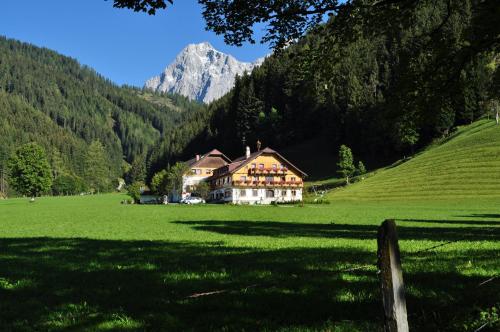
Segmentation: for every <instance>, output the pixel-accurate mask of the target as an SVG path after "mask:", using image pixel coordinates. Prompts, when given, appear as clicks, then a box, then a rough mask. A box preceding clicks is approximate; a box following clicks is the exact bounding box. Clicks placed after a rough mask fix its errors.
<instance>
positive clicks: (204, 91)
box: [145, 42, 264, 103]
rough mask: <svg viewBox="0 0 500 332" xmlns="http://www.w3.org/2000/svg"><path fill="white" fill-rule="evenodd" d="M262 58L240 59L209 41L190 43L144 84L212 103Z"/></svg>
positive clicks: (162, 90)
mask: <svg viewBox="0 0 500 332" xmlns="http://www.w3.org/2000/svg"><path fill="white" fill-rule="evenodd" d="M263 61H264V58H261V59H258V60H256V61H255V62H253V63H249V62H240V61H238V60H236V59H235V58H234V57H233V56H232V55H228V54H225V53H222V52H220V51H217V50H216V49H215V48H214V47H213V46H212V45H211V44H210V43H208V42H204V43H200V44H190V45H188V46H187V47H185V48H184V49H183V50H182V51H181V53H179V54H178V55H177V57H176V58H175V60H174V62H172V63H171V64H170V65H168V66H167V68H166V69H165V70H164V71H163V73H162V74H161V75H158V76H155V77H153V78H151V79H149V80H148V81H146V84H145V87H146V88H148V89H151V90H154V91H157V92H170V93H178V94H180V95H183V96H185V97H188V98H189V99H191V100H197V101H200V102H204V103H210V102H211V101H214V100H216V99H218V98H220V97H222V96H223V95H225V94H226V93H227V92H229V91H230V90H231V88H233V86H234V83H235V78H236V75H242V74H243V73H244V72H248V73H250V72H251V71H252V70H253V69H254V68H255V67H257V66H259V65H261V64H262V62H263Z"/></svg>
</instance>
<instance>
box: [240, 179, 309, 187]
mask: <svg viewBox="0 0 500 332" xmlns="http://www.w3.org/2000/svg"><path fill="white" fill-rule="evenodd" d="M303 184H304V183H303V182H302V181H252V180H247V181H238V180H236V181H233V182H232V185H233V186H236V187H264V188H268V187H280V188H284V187H291V188H296V187H301V186H302V185H303Z"/></svg>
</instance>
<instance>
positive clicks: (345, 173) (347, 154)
mask: <svg viewBox="0 0 500 332" xmlns="http://www.w3.org/2000/svg"><path fill="white" fill-rule="evenodd" d="M337 167H338V173H339V174H340V175H342V177H344V178H345V179H346V180H345V181H346V183H347V184H349V181H350V178H351V176H353V174H354V172H355V171H356V167H355V166H354V158H353V157H352V151H351V149H350V148H349V147H348V146H345V145H341V146H340V149H339V161H338V163H337Z"/></svg>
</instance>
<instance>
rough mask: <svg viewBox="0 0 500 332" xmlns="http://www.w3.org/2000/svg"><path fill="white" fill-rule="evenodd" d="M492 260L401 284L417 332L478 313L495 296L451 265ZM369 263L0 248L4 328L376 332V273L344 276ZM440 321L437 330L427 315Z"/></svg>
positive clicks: (66, 243) (244, 251)
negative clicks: (339, 330) (477, 308)
mask: <svg viewBox="0 0 500 332" xmlns="http://www.w3.org/2000/svg"><path fill="white" fill-rule="evenodd" d="M491 257H492V252H491V251H488V250H474V251H471V252H468V253H467V255H463V253H461V254H459V255H458V254H457V255H455V254H447V255H446V256H443V257H440V259H439V263H440V264H441V266H442V268H440V269H439V271H438V272H436V271H432V272H430V273H428V271H427V272H426V270H425V269H424V270H421V269H418V268H413V269H412V272H411V273H407V274H405V281H406V283H407V286H408V285H410V286H411V287H412V288H414V289H416V290H418V291H410V292H409V293H408V298H407V301H408V308H409V311H410V312H411V313H413V314H412V315H410V324H411V326H412V327H413V328H414V330H429V329H428V328H432V329H434V328H435V327H440V328H442V327H446V326H449V324H450V321H453V322H458V324H460V323H461V322H462V321H463V320H464V319H466V318H467V317H470V315H471V313H470V309H471V308H473V307H474V306H480V307H484V306H488V305H490V302H491V301H493V300H494V299H493V300H492V297H491V294H495V293H488V292H490V291H491V288H488V289H487V288H483V289H478V288H477V287H476V286H477V284H479V283H480V282H481V281H483V279H484V277H483V278H478V277H466V276H464V275H461V274H460V273H458V272H457V269H456V265H457V264H462V263H463V264H465V262H466V261H467V260H469V259H474V260H475V263H476V264H481V262H484V264H490V261H489V260H491ZM427 258H430V259H431V260H434V261H435V256H434V253H422V254H419V255H418V257H416V258H408V260H407V263H405V264H413V263H412V260H413V259H416V260H418V262H422V261H425V260H426V259H427ZM375 259H376V253H374V252H368V251H363V250H359V249H356V248H342V247H341V248H338V247H335V248H287V249H279V250H258V249H255V248H240V247H230V246H226V245H224V244H223V243H217V242H215V243H214V242H211V243H190V242H189V243H188V242H186V243H180V242H163V241H110V240H89V239H73V238H64V239H56V238H17V239H0V298H1V299H2V300H1V301H0V326H2V328H3V329H4V330H6V331H9V330H13V331H22V330H27V331H31V330H59V331H67V330H72V331H73V330H101V329H102V330H105V329H107V330H110V329H111V330H113V329H114V330H127V329H128V330H153V331H158V330H165V331H190V330H198V331H207V330H226V331H234V330H238V331H257V330H265V329H267V330H279V329H281V330H287V329H292V328H293V327H298V326H299V327H300V326H303V327H308V328H311V330H314V329H318V330H323V329H326V328H325V327H328V328H332V327H333V326H337V325H338V326H340V327H343V328H344V330H346V331H353V330H356V329H358V330H363V331H367V330H370V331H376V330H380V328H381V326H382V322H381V309H380V308H381V304H380V296H379V290H378V282H377V275H376V269H375V267H365V268H361V269H359V270H355V271H346V269H349V268H354V267H358V266H361V265H365V264H367V265H369V264H371V263H373V262H374V261H375ZM422 266H424V267H425V265H422ZM497 290H498V287H497ZM212 292H214V293H212ZM434 293H435V294H437V295H438V296H433V295H432V294H434ZM429 294H431V295H429ZM488 294H489V295H490V296H486V295H488ZM443 303H445V304H446V306H445V307H443ZM435 311H439V316H437V318H436V316H435V315H431V313H433V312H435ZM422 312H424V313H427V316H426V315H425V314H422ZM425 317H432V318H431V319H428V318H425ZM106 324H107V325H106ZM332 329H333V328H332ZM451 330H453V329H451Z"/></svg>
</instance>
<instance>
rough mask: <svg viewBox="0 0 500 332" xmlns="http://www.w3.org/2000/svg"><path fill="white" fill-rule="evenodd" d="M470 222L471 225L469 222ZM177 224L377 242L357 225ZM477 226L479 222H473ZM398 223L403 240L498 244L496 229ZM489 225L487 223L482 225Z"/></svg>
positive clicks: (372, 229) (371, 231)
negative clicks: (496, 241) (486, 241)
mask: <svg viewBox="0 0 500 332" xmlns="http://www.w3.org/2000/svg"><path fill="white" fill-rule="evenodd" d="M398 220H403V221H411V222H434V223H451V224H452V223H454V221H453V220H414V219H412V220H405V219H398ZM468 222H471V221H468ZM177 223H179V224H184V225H191V226H192V227H193V229H195V230H198V231H207V232H212V233H218V234H225V235H241V236H270V237H293V236H296V237H320V238H343V239H360V240H375V239H376V238H377V229H378V226H376V225H359V224H335V223H330V224H324V223H301V222H272V221H220V220H217V221H215V220H208V221H178V222H177ZM476 223H480V221H476ZM402 224H403V225H402ZM402 224H401V223H399V226H400V227H399V228H398V233H399V237H400V239H404V240H434V241H461V240H472V241H480V240H498V239H500V228H498V227H481V228H479V227H439V228H437V227H436V228H428V227H409V226H404V222H403V223H402ZM483 224H484V225H489V223H487V222H486V223H483ZM495 225H496V224H495Z"/></svg>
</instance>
